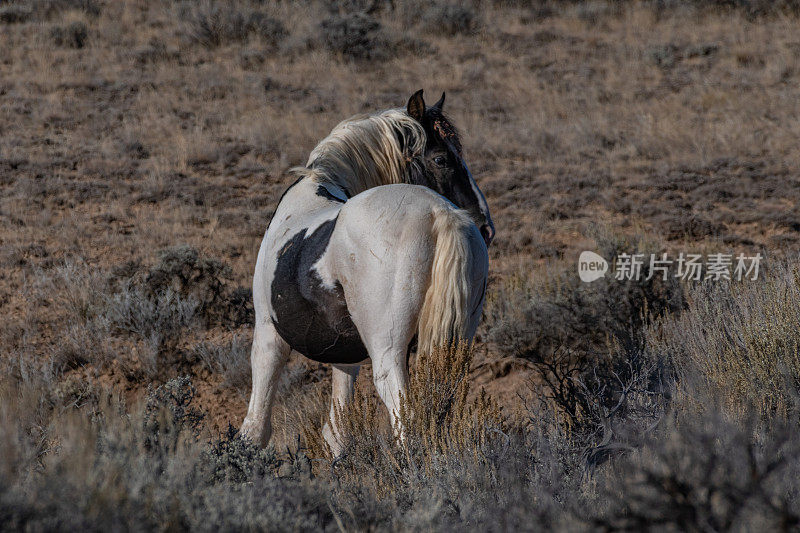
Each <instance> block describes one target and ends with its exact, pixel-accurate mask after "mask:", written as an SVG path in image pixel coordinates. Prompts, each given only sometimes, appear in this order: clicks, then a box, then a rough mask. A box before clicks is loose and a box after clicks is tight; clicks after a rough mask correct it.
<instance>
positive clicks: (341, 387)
mask: <svg viewBox="0 0 800 533" xmlns="http://www.w3.org/2000/svg"><path fill="white" fill-rule="evenodd" d="M358 371H359V367H358V366H353V365H333V374H332V375H331V385H332V390H331V412H330V417H329V418H328V421H327V422H325V426H324V427H323V428H322V436H323V437H324V438H325V442H327V443H328V446H329V447H330V449H331V454H333V456H334V457H337V456H339V455H340V454H341V453H342V451H343V448H344V443H343V442H342V436H341V434H340V432H339V428H338V427H336V410H337V408H338V410H339V411H340V412H342V411H343V410H344V409H345V408H346V407H347V406H348V405H349V404H350V402H351V401H352V400H353V390H354V388H355V384H356V378H357V377H358Z"/></svg>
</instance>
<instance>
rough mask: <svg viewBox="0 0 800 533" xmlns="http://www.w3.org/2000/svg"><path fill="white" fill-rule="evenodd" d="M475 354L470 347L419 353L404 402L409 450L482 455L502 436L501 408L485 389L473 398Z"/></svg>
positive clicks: (402, 414)
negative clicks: (481, 451)
mask: <svg viewBox="0 0 800 533" xmlns="http://www.w3.org/2000/svg"><path fill="white" fill-rule="evenodd" d="M472 356H473V351H472V349H471V347H470V346H468V345H467V344H466V343H460V344H458V345H454V346H444V347H438V348H436V349H434V350H433V351H432V352H431V353H430V354H426V353H420V354H417V359H416V362H415V364H414V365H413V368H412V369H411V373H410V380H409V385H408V390H407V394H406V395H405V396H404V397H402V399H401V403H400V421H401V423H402V426H403V429H404V430H405V439H406V443H405V444H406V446H408V447H409V448H410V449H411V450H413V451H416V452H417V453H420V455H421V456H424V457H429V456H430V454H446V453H452V452H458V453H464V452H466V451H468V450H469V451H470V452H471V453H473V454H478V453H479V451H480V450H481V447H483V446H486V445H488V444H490V441H494V440H496V439H497V438H498V435H499V434H501V433H502V428H503V417H502V414H501V410H500V407H499V406H498V405H496V404H495V403H494V402H492V401H491V400H490V399H489V398H488V397H487V396H486V394H485V391H483V390H481V391H480V393H479V394H478V395H477V396H476V397H475V398H474V399H473V400H470V399H469V392H470V383H469V370H470V365H471V363H472ZM477 458H478V457H476V459H477Z"/></svg>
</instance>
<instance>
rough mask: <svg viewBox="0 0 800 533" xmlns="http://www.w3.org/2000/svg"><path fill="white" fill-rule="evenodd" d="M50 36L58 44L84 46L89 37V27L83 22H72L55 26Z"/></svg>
mask: <svg viewBox="0 0 800 533" xmlns="http://www.w3.org/2000/svg"><path fill="white" fill-rule="evenodd" d="M50 37H52V39H53V42H54V43H55V44H56V46H63V47H66V48H76V49H77V48H83V47H84V46H86V42H87V40H88V38H89V29H88V28H87V27H86V24H85V23H83V22H80V21H75V22H70V23H69V24H67V25H66V26H54V27H53V28H52V29H51V30H50Z"/></svg>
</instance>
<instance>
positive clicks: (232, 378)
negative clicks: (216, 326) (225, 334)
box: [194, 334, 252, 395]
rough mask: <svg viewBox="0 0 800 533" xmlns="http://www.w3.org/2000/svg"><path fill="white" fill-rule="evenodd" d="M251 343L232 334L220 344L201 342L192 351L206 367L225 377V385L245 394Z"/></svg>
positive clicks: (247, 386) (248, 379)
mask: <svg viewBox="0 0 800 533" xmlns="http://www.w3.org/2000/svg"><path fill="white" fill-rule="evenodd" d="M251 344H252V343H251V342H250V341H249V339H247V338H245V337H243V336H242V335H239V334H234V335H233V336H232V337H231V338H230V340H228V341H227V342H223V343H221V344H213V343H210V342H203V343H201V344H199V345H198V346H196V347H195V349H194V351H195V354H196V355H197V356H198V357H199V358H200V360H201V361H202V362H203V364H204V365H205V366H206V368H208V369H209V370H210V371H211V372H214V373H217V374H221V375H222V376H223V377H224V378H225V385H227V386H229V387H233V388H235V389H236V390H238V391H239V392H240V393H241V394H243V395H245V394H247V392H248V391H249V389H250V346H251Z"/></svg>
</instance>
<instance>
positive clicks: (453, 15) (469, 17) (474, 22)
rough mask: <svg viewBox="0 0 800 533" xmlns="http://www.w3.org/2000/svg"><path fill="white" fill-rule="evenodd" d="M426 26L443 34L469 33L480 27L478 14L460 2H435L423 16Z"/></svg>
mask: <svg viewBox="0 0 800 533" xmlns="http://www.w3.org/2000/svg"><path fill="white" fill-rule="evenodd" d="M425 18H426V20H427V24H426V25H427V27H428V28H429V29H430V30H431V31H432V32H436V33H441V34H444V35H459V34H463V35H470V34H473V33H475V32H476V31H477V30H478V28H479V27H480V24H481V21H480V16H479V15H478V13H477V12H476V11H475V9H473V8H472V7H470V6H467V5H462V4H449V3H440V4H435V5H434V6H433V7H432V8H431V9H430V10H429V12H428V15H427V16H426V17H425Z"/></svg>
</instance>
